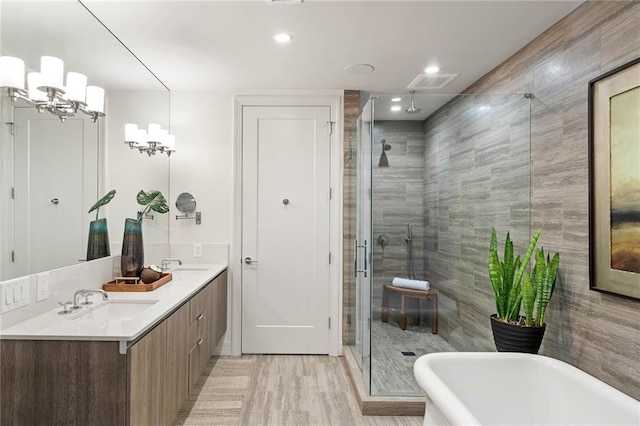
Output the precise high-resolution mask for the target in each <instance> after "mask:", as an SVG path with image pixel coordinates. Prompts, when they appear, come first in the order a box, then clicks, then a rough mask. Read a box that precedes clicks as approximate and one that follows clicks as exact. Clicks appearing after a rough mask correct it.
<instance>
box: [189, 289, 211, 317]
mask: <svg viewBox="0 0 640 426" xmlns="http://www.w3.org/2000/svg"><path fill="white" fill-rule="evenodd" d="M210 295H211V285H209V284H208V285H207V286H206V287H205V288H203V289H202V290H200V293H198V294H196V295H195V296H193V299H191V301H190V302H189V322H190V323H191V322H194V321H196V320H197V319H198V317H199V316H200V315H201V314H202V313H204V312H205V311H206V310H207V307H208V304H209V299H210Z"/></svg>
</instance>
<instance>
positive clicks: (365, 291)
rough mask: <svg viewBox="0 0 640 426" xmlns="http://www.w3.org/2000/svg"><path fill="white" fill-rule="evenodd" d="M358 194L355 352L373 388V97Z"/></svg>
mask: <svg viewBox="0 0 640 426" xmlns="http://www.w3.org/2000/svg"><path fill="white" fill-rule="evenodd" d="M357 128H358V154H357V175H356V176H357V177H356V180H357V194H356V206H357V207H356V241H355V265H354V273H355V277H356V342H355V343H356V345H355V355H356V359H357V361H358V364H359V366H360V369H361V370H362V376H363V380H364V383H365V385H366V387H367V391H368V392H371V272H372V271H371V245H372V243H371V232H372V229H371V183H372V166H371V144H372V135H373V99H369V101H368V102H367V103H366V105H365V106H364V108H363V109H362V114H361V115H360V117H358V123H357Z"/></svg>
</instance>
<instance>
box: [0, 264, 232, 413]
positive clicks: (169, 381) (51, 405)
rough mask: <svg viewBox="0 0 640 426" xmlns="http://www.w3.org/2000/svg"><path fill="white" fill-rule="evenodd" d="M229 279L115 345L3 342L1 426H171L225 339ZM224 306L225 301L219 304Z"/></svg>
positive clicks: (0, 360)
mask: <svg viewBox="0 0 640 426" xmlns="http://www.w3.org/2000/svg"><path fill="white" fill-rule="evenodd" d="M226 293H227V273H226V271H224V272H222V273H221V274H220V275H218V276H217V277H216V278H215V279H213V280H212V281H210V282H209V284H207V285H206V286H205V287H204V288H202V289H201V290H200V291H199V292H198V293H197V294H196V295H194V296H193V297H192V298H191V299H190V300H189V301H187V302H186V303H184V304H183V305H182V306H180V307H179V308H178V309H177V310H175V311H174V312H173V313H172V314H170V315H169V316H168V317H167V318H166V319H164V320H163V321H161V322H160V323H158V324H157V325H156V326H155V327H154V328H153V329H151V330H150V331H148V332H147V333H146V334H145V335H144V336H143V337H141V338H139V339H138V340H137V341H136V342H135V343H133V344H132V345H131V346H130V347H129V348H128V350H127V353H126V355H121V354H120V353H119V343H118V342H92V341H77V340H76V341H45V340H1V341H0V367H1V370H0V380H1V383H0V384H1V386H0V407H1V409H0V424H2V425H3V426H4V425H29V426H33V425H50V424H76V425H132V426H133V425H135V426H142V425H153V426H158V425H171V424H172V423H173V422H174V420H175V419H176V416H177V414H178V410H179V409H180V407H181V406H182V404H183V403H184V402H185V401H186V399H187V396H188V393H189V392H190V391H191V390H192V389H193V385H195V383H196V382H197V380H198V378H199V377H200V375H201V374H202V371H203V369H204V367H205V365H206V363H207V361H208V360H209V358H210V356H211V353H212V350H213V349H214V348H215V347H216V346H217V344H218V343H219V341H220V340H221V338H222V336H223V335H224V332H225V331H226V318H227V312H226V305H227V303H226V300H227V299H226ZM222 298H223V299H222Z"/></svg>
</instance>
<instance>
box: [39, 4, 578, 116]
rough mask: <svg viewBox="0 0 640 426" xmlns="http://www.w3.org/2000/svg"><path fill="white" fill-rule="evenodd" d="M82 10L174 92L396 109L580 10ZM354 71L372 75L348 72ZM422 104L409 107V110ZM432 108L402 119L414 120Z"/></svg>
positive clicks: (460, 80)
mask: <svg viewBox="0 0 640 426" xmlns="http://www.w3.org/2000/svg"><path fill="white" fill-rule="evenodd" d="M82 2H83V3H84V4H85V5H86V6H87V8H89V9H90V10H91V11H92V12H93V13H94V14H95V16H96V17H98V18H99V19H100V20H101V21H102V22H103V23H104V24H105V25H106V26H107V27H108V28H109V29H110V30H111V31H112V32H113V33H114V34H115V35H116V36H117V37H118V38H119V39H120V40H121V41H122V42H123V43H124V44H125V45H126V46H127V47H128V48H129V49H130V50H131V51H132V52H133V53H134V54H135V55H136V56H137V57H138V58H140V59H141V60H142V61H143V62H144V63H145V64H146V65H147V66H148V67H149V68H150V69H151V70H152V71H153V72H154V73H155V74H156V75H157V77H158V78H159V79H160V80H162V82H164V84H165V85H166V86H167V87H168V88H169V89H171V90H220V91H232V92H234V93H247V92H252V91H253V92H256V91H262V90H267V91H268V90H274V91H278V90H279V91H282V90H327V89H358V90H362V91H365V92H368V93H379V94H404V95H405V96H403V101H402V102H403V104H402V106H403V110H404V108H406V107H408V106H409V104H408V102H410V98H409V97H408V96H406V94H407V86H408V85H409V84H410V83H411V82H412V81H413V80H414V78H416V76H418V75H419V74H420V73H422V71H423V69H424V68H425V67H426V66H428V65H433V64H437V65H438V66H439V67H440V73H443V74H459V76H458V77H457V78H455V79H454V80H453V81H452V82H451V83H449V84H448V85H447V86H445V87H444V88H443V89H437V90H429V91H428V93H429V94H438V95H441V96H442V95H443V94H457V93H460V91H462V90H464V89H465V88H466V87H468V86H469V85H470V84H471V83H473V82H474V81H476V80H477V79H479V78H480V77H482V76H483V75H484V74H486V73H487V72H488V71H490V70H491V69H493V68H494V67H495V66H497V65H498V64H500V63H501V62H503V61H504V60H505V59H507V58H508V57H509V56H511V55H513V54H514V53H515V52H517V51H518V50H519V49H520V48H522V47H523V46H524V45H526V44H527V43H528V42H529V41H531V40H533V39H534V38H535V37H536V36H537V35H539V34H541V33H542V32H544V31H545V30H546V29H547V28H549V27H550V26H551V25H553V24H554V23H555V22H557V21H558V20H560V19H561V18H562V17H564V16H565V15H567V14H568V13H569V12H571V11H572V10H573V9H574V8H576V7H577V6H578V5H579V4H581V3H582V1H562V0H559V1H558V0H556V1H540V0H536V1H479V0H472V1H456V0H448V1H402V0H392V1H344V0H342V1H327V0H305V1H304V2H302V3H294V2H286V3H284V2H266V1H265V0H236V1H162V0H156V1H142V0H141V1H118V0H83V1H82ZM278 32H287V33H290V34H292V35H293V40H292V41H291V42H290V43H288V44H286V45H280V44H277V43H276V42H275V41H274V40H273V38H272V37H273V35H274V34H276V33H278ZM32 36H33V34H31V35H30V38H31V37H32ZM87 36H88V34H82V36H81V37H83V38H86V37H87ZM361 63H364V64H371V65H373V66H374V67H375V71H373V72H372V73H370V74H365V75H351V74H348V73H346V72H345V71H344V69H345V67H347V66H348V65H351V64H361ZM118 76H119V77H120V78H123V79H126V78H127V75H126V73H118ZM422 98H424V96H423V95H422V94H419V95H418V96H417V97H416V106H417V107H421V106H420V103H421V102H422V100H421V99H422ZM445 98H446V96H442V97H441V99H445ZM405 103H406V104H405ZM435 103H436V104H438V102H435ZM429 110H433V108H432V107H429V108H423V111H424V112H423V114H421V115H413V116H410V117H409V116H408V115H407V118H411V119H422V118H424V115H425V113H428V112H429Z"/></svg>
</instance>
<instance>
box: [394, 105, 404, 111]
mask: <svg viewBox="0 0 640 426" xmlns="http://www.w3.org/2000/svg"><path fill="white" fill-rule="evenodd" d="M400 110H402V107H401V106H400V105H394V106H392V107H391V111H394V112H395V111H400Z"/></svg>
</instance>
